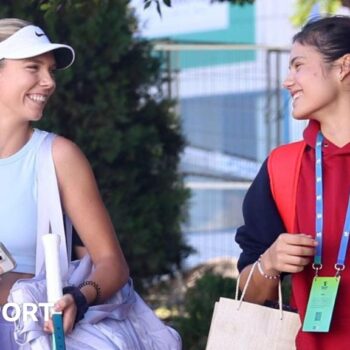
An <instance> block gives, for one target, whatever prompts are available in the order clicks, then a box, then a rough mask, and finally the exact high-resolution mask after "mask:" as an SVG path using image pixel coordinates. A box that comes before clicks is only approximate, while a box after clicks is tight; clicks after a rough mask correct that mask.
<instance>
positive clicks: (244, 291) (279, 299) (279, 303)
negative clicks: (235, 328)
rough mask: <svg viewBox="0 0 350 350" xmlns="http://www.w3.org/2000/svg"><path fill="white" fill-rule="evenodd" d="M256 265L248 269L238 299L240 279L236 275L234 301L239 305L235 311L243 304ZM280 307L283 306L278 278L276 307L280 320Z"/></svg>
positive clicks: (281, 316) (281, 313)
mask: <svg viewBox="0 0 350 350" xmlns="http://www.w3.org/2000/svg"><path fill="white" fill-rule="evenodd" d="M257 264H258V261H255V263H254V264H253V266H252V268H251V269H250V271H249V274H248V277H247V281H246V283H245V285H244V287H243V290H242V294H241V297H240V298H239V299H238V292H239V281H240V278H241V275H238V278H237V282H236V292H235V300H239V303H238V306H237V310H239V309H240V307H241V305H242V303H243V298H244V296H245V294H246V292H247V289H248V285H249V283H250V281H251V279H252V276H253V273H254V271H255V268H256V266H257ZM282 305H283V302H282V285H281V279H280V278H279V279H278V306H279V310H280V319H281V320H282V319H283V308H282Z"/></svg>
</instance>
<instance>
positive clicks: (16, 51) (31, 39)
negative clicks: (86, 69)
mask: <svg viewBox="0 0 350 350" xmlns="http://www.w3.org/2000/svg"><path fill="white" fill-rule="evenodd" d="M50 51H52V53H53V54H54V56H55V60H56V68H57V69H65V68H68V67H69V66H70V65H71V64H72V63H73V61H74V58H75V53H74V50H73V48H72V47H70V46H68V45H64V44H56V43H51V42H50V40H49V38H48V37H47V36H46V34H45V33H44V31H43V30H42V29H41V28H39V27H37V26H34V25H28V26H25V27H23V28H21V29H19V30H18V31H17V32H15V33H14V34H12V35H11V36H10V37H8V38H7V39H5V40H4V41H1V42H0V60H2V59H4V58H8V59H23V58H30V57H34V56H38V55H41V54H43V53H46V52H50Z"/></svg>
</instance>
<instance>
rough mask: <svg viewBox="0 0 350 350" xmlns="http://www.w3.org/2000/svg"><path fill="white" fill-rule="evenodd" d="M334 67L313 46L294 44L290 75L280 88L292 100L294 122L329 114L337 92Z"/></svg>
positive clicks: (337, 82)
mask: <svg viewBox="0 0 350 350" xmlns="http://www.w3.org/2000/svg"><path fill="white" fill-rule="evenodd" d="M335 67H336V66H335V65H333V64H330V63H326V62H325V61H324V59H323V56H322V55H321V53H319V52H318V51H317V50H316V48H314V47H313V46H308V45H302V44H300V43H298V42H295V43H294V44H293V47H292V50H291V55H290V71H289V74H288V76H287V78H286V79H285V81H284V83H283V86H284V87H285V88H286V89H288V90H289V92H290V94H291V97H292V99H293V116H294V118H296V119H309V118H310V119H319V118H320V117H322V116H323V115H324V114H325V113H324V112H327V111H331V110H332V106H334V105H335V104H336V103H337V101H338V99H337V97H338V95H339V91H340V90H339V79H338V76H337V73H336V69H335Z"/></svg>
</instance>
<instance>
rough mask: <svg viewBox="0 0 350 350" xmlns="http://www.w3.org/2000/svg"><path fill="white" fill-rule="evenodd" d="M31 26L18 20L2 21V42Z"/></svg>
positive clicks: (0, 31) (0, 35)
mask: <svg viewBox="0 0 350 350" xmlns="http://www.w3.org/2000/svg"><path fill="white" fill-rule="evenodd" d="M30 24H31V23H30V22H28V21H25V20H23V19H18V18H2V19H0V42H1V41H4V40H5V39H7V38H8V37H10V36H11V35H12V34H14V33H16V32H17V31H18V30H20V29H22V28H23V27H26V26H28V25H30Z"/></svg>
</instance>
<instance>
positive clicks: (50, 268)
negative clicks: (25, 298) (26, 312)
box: [42, 233, 62, 303]
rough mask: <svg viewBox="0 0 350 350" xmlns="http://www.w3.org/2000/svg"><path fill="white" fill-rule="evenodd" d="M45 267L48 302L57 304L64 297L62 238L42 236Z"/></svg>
mask: <svg viewBox="0 0 350 350" xmlns="http://www.w3.org/2000/svg"><path fill="white" fill-rule="evenodd" d="M42 240H43V246H44V254H45V266H46V287H47V301H48V302H49V303H55V302H56V301H57V300H58V299H60V298H61V297H62V279H61V265H60V236H59V235H58V234H55V233H49V234H46V235H43V236H42Z"/></svg>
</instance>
